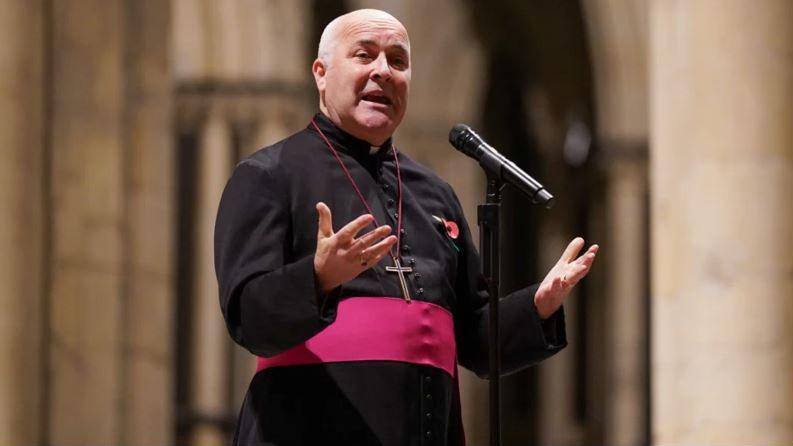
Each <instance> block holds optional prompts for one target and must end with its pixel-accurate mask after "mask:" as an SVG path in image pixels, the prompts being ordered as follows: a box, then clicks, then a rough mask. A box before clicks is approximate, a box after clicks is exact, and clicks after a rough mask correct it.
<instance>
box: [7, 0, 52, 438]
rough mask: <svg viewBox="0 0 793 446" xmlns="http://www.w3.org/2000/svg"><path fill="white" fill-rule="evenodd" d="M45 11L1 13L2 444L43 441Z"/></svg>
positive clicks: (14, 8)
mask: <svg viewBox="0 0 793 446" xmlns="http://www.w3.org/2000/svg"><path fill="white" fill-rule="evenodd" d="M43 20H44V7H43V5H42V2H41V1H29V2H20V1H11V2H3V3H2V5H1V6H0V209H2V212H0V253H2V254H0V308H2V309H3V310H2V311H1V312H0V363H1V364H3V366H2V367H0V444H36V443H41V442H42V437H41V436H40V432H41V430H42V419H41V418H42V417H41V416H40V415H41V405H40V402H41V396H42V385H41V384H42V383H41V379H42V377H43V374H42V373H41V368H42V367H43V361H42V358H41V351H42V350H41V333H42V296H43V292H44V285H43V283H44V275H45V274H44V271H43V270H42V266H43V260H44V255H43V253H44V246H45V245H46V243H45V239H46V237H45V231H46V213H45V210H44V196H45V194H44V190H43V185H44V165H45V163H44V158H45V155H44V144H45V141H44V139H45V138H44V136H43V135H44V111H43V107H42V106H43V100H44V94H45V93H44V90H43V88H42V87H43V86H44V78H45V76H44V69H45V68H44V55H43V54H44V47H43Z"/></svg>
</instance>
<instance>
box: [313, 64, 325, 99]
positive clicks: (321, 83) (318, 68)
mask: <svg viewBox="0 0 793 446" xmlns="http://www.w3.org/2000/svg"><path fill="white" fill-rule="evenodd" d="M325 71H326V67H325V62H323V61H322V59H319V58H317V59H316V60H314V63H313V64H312V65H311V72H312V73H313V74H314V82H316V84H317V90H319V92H320V94H321V93H323V92H324V91H325Z"/></svg>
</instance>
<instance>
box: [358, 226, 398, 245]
mask: <svg viewBox="0 0 793 446" xmlns="http://www.w3.org/2000/svg"><path fill="white" fill-rule="evenodd" d="M390 233H391V226H386V225H384V226H380V227H379V228H376V229H373V230H371V231H369V232H367V233H366V234H364V235H363V236H361V237H358V239H357V240H355V246H354V248H352V249H351V251H360V250H363V249H366V248H368V247H369V245H371V244H372V243H374V242H376V241H378V240H380V239H382V238H383V237H385V236H387V235H388V234H390Z"/></svg>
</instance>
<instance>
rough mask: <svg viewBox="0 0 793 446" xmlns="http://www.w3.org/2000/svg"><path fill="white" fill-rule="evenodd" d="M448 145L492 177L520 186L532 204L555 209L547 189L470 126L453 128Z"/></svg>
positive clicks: (460, 125) (462, 125) (459, 125)
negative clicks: (474, 161)
mask: <svg viewBox="0 0 793 446" xmlns="http://www.w3.org/2000/svg"><path fill="white" fill-rule="evenodd" d="M449 143H451V145H452V146H454V148H455V149H457V150H459V151H460V152H463V153H464V154H466V155H468V156H470V157H471V158H473V159H475V160H477V161H478V162H479V165H480V166H482V167H483V168H484V169H485V171H487V173H488V174H489V175H493V176H495V177H496V178H498V179H499V180H500V181H503V182H505V183H509V184H511V185H513V186H515V187H517V188H518V190H520V191H521V192H523V193H524V194H526V195H527V196H528V197H529V198H530V199H531V202H532V203H535V204H542V205H544V206H545V207H546V208H548V209H550V208H551V206H553V195H551V194H550V193H549V192H548V191H547V190H545V187H543V185H542V184H540V183H539V182H538V181H537V180H535V179H534V178H532V177H531V176H530V175H529V174H527V173H526V172H524V171H523V169H521V168H520V167H518V166H517V165H515V163H513V162H512V161H510V160H508V159H507V158H505V157H504V155H502V154H500V153H498V150H496V149H494V148H493V147H491V146H490V145H489V144H487V143H486V142H485V141H484V140H483V139H482V137H481V136H479V135H477V134H476V132H474V131H473V130H472V129H471V127H468V126H467V125H465V124H457V125H455V126H454V127H452V129H451V131H449Z"/></svg>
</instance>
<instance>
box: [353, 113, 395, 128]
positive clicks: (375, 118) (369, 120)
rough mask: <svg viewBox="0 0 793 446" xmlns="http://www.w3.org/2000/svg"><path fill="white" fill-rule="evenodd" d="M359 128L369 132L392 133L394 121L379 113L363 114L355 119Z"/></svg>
mask: <svg viewBox="0 0 793 446" xmlns="http://www.w3.org/2000/svg"><path fill="white" fill-rule="evenodd" d="M356 121H358V123H359V124H360V125H361V127H364V128H367V129H371V130H388V129H391V131H393V130H394V129H395V128H396V121H395V120H394V119H393V118H392V117H390V116H388V115H386V114H384V113H381V112H374V113H363V114H362V116H359V117H358V119H356Z"/></svg>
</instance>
